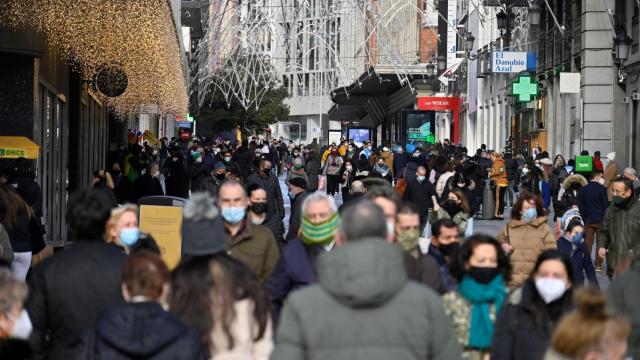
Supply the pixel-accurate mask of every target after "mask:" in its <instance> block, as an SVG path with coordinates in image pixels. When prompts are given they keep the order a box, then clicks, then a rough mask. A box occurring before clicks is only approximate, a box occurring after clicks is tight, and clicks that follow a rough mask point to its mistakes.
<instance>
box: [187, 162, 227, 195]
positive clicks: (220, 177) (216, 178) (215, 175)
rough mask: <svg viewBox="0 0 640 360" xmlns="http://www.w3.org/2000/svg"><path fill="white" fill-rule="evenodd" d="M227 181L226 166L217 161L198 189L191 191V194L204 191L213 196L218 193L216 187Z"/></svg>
mask: <svg viewBox="0 0 640 360" xmlns="http://www.w3.org/2000/svg"><path fill="white" fill-rule="evenodd" d="M226 179H227V167H226V165H225V164H224V163H223V162H221V161H218V162H217V163H216V165H215V167H214V169H213V171H212V172H211V175H209V176H208V177H207V178H206V179H205V180H204V181H203V182H202V183H201V186H200V188H198V189H191V191H192V192H198V191H206V192H207V193H209V195H211V196H215V195H216V194H217V193H218V187H220V184H222V183H223V182H224V181H225V180H226Z"/></svg>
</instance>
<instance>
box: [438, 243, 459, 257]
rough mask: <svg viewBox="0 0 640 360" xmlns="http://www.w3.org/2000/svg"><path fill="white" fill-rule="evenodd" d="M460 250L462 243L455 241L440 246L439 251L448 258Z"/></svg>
mask: <svg viewBox="0 0 640 360" xmlns="http://www.w3.org/2000/svg"><path fill="white" fill-rule="evenodd" d="M459 248H460V243H459V242H457V241H454V242H452V243H450V244H440V245H438V250H440V252H441V253H442V255H444V256H447V257H451V256H453V255H454V254H455V253H456V252H457V251H458V249H459Z"/></svg>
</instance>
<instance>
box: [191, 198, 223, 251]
mask: <svg viewBox="0 0 640 360" xmlns="http://www.w3.org/2000/svg"><path fill="white" fill-rule="evenodd" d="M182 213H183V215H182V230H181V233H182V256H183V257H184V256H203V255H214V254H218V253H221V252H225V251H226V250H227V243H226V240H225V230H224V225H223V224H222V218H221V217H220V213H219V211H218V208H217V207H216V205H215V200H214V198H213V197H211V196H210V195H209V194H208V193H206V192H201V193H194V194H192V195H191V199H189V200H188V201H187V202H186V203H185V205H184V209H183V210H182Z"/></svg>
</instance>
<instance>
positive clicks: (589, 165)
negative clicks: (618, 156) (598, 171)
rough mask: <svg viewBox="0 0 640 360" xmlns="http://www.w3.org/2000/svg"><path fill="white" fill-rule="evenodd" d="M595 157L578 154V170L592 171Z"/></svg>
mask: <svg viewBox="0 0 640 360" xmlns="http://www.w3.org/2000/svg"><path fill="white" fill-rule="evenodd" d="M592 170H593V159H592V158H591V156H576V172H591V171H592Z"/></svg>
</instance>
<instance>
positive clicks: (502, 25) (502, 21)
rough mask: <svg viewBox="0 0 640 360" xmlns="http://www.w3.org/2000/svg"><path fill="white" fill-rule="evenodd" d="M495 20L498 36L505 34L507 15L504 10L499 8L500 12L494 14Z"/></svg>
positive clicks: (507, 22) (507, 23) (507, 21)
mask: <svg viewBox="0 0 640 360" xmlns="http://www.w3.org/2000/svg"><path fill="white" fill-rule="evenodd" d="M496 21H497V23H498V30H499V31H500V37H503V36H504V35H505V34H506V31H507V26H508V25H509V16H508V15H507V13H505V12H504V10H500V12H499V13H498V14H496Z"/></svg>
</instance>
